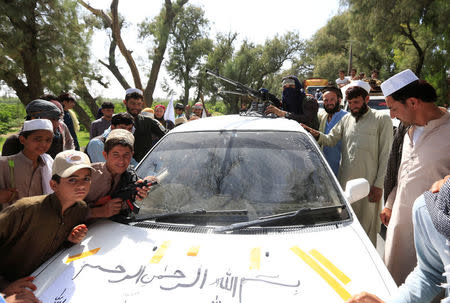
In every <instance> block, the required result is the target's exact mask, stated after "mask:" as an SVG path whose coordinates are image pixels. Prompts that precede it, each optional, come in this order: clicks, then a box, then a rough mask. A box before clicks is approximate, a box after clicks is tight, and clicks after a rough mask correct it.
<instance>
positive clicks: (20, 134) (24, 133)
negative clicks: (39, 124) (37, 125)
mask: <svg viewBox="0 0 450 303" xmlns="http://www.w3.org/2000/svg"><path fill="white" fill-rule="evenodd" d="M35 131H36V130H28V131H25V132H24V131H21V132H20V133H19V136H23V137H25V139H26V138H28V136H29V135H31V134H32V133H34V132H35Z"/></svg>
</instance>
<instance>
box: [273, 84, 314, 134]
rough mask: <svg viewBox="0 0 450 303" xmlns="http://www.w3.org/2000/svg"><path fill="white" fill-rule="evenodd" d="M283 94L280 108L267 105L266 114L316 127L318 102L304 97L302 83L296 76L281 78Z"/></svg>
mask: <svg viewBox="0 0 450 303" xmlns="http://www.w3.org/2000/svg"><path fill="white" fill-rule="evenodd" d="M282 86H283V93H282V94H283V96H282V99H281V100H282V106H281V109H279V108H277V107H275V106H273V105H269V106H268V107H267V109H266V111H265V113H266V114H275V115H277V116H278V117H285V118H287V119H291V120H295V121H297V122H298V123H304V124H306V125H308V126H309V127H312V128H314V129H317V128H318V124H319V122H318V120H317V111H318V110H319V104H318V103H317V101H316V100H315V99H314V98H305V94H304V93H303V91H302V85H301V84H300V81H299V80H298V78H297V77H296V76H287V77H285V78H283V82H282Z"/></svg>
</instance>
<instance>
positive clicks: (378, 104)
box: [367, 99, 389, 109]
mask: <svg viewBox="0 0 450 303" xmlns="http://www.w3.org/2000/svg"><path fill="white" fill-rule="evenodd" d="M367 105H369V107H370V108H372V109H389V108H388V106H387V104H386V101H385V100H384V99H370V100H369V103H368V104H367Z"/></svg>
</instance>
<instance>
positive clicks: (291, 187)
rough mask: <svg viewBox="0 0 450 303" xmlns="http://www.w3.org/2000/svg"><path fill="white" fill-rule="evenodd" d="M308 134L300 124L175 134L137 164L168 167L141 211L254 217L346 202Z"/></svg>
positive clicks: (148, 171) (152, 171) (146, 169)
mask: <svg viewBox="0 0 450 303" xmlns="http://www.w3.org/2000/svg"><path fill="white" fill-rule="evenodd" d="M309 140H310V139H308V137H306V135H305V134H301V133H297V132H256V131H252V132H244V131H239V132H236V131H234V132H196V133H174V134H169V135H168V136H167V137H165V138H164V139H163V141H162V142H160V143H159V144H158V145H157V146H156V148H155V149H154V150H153V151H152V153H151V154H149V155H148V156H147V157H146V158H145V159H144V160H143V162H142V163H141V165H140V166H139V168H138V170H137V173H138V175H139V176H141V177H144V176H148V175H158V174H160V173H161V172H163V171H167V175H166V177H165V178H164V179H163V180H162V182H161V184H160V185H157V186H155V187H154V188H152V189H151V191H150V192H149V195H148V197H147V198H146V199H144V200H143V201H142V203H140V204H141V205H140V206H141V211H140V213H139V214H140V215H152V214H163V213H167V212H177V211H186V210H191V209H205V210H242V209H246V210H248V218H249V219H255V218H258V217H261V216H270V215H274V214H279V213H283V212H289V211H294V210H298V209H299V208H303V207H322V206H330V205H339V204H341V201H340V199H339V195H338V193H337V189H336V187H335V186H336V185H335V184H333V182H332V177H331V176H330V174H329V173H328V172H327V171H326V169H325V167H324V163H323V162H322V160H321V159H320V157H319V155H318V153H317V152H316V151H315V150H314V148H313V146H312V144H311V143H310V141H309Z"/></svg>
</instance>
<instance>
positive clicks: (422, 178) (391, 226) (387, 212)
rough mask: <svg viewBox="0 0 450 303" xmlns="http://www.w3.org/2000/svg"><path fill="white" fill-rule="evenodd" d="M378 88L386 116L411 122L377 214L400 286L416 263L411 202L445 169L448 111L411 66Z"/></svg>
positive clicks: (449, 163) (449, 145)
mask: <svg viewBox="0 0 450 303" xmlns="http://www.w3.org/2000/svg"><path fill="white" fill-rule="evenodd" d="M381 89H382V91H383V94H384V96H385V97H386V102H387V105H388V107H389V109H390V113H391V117H392V118H394V117H397V118H398V119H399V120H401V121H402V122H403V124H405V125H412V127H411V128H410V129H409V131H408V132H407V133H406V134H405V137H404V141H403V150H402V159H401V163H400V167H399V171H398V177H397V186H396V187H395V188H394V189H393V190H392V191H391V193H390V195H389V196H388V199H387V200H386V205H385V208H384V209H383V211H382V212H381V214H380V216H381V220H382V222H383V223H384V224H385V225H387V226H388V228H387V234H386V245H385V257H384V261H385V263H386V266H387V268H388V269H389V272H390V273H391V275H392V277H393V278H394V280H395V282H396V283H397V284H398V285H400V284H402V283H403V282H404V281H405V279H406V277H407V276H408V274H409V273H410V272H411V271H412V270H413V269H414V267H415V266H416V264H417V260H416V252H415V249H414V238H413V225H412V207H413V203H414V201H415V200H416V199H417V197H419V196H420V195H421V194H422V193H423V192H424V191H426V190H427V189H428V188H430V186H431V184H433V182H434V181H435V180H438V179H442V178H443V177H444V176H446V175H448V174H449V173H450V114H449V113H447V112H444V111H441V110H440V109H439V107H437V106H436V105H435V104H434V102H435V101H436V99H437V95H436V91H435V89H434V88H433V87H432V86H431V85H430V84H428V83H427V82H425V81H423V80H419V78H417V77H416V75H414V73H413V72H412V71H411V70H405V71H403V72H401V73H398V74H396V75H394V76H393V77H391V78H390V79H388V80H386V81H385V82H383V83H382V84H381Z"/></svg>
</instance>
